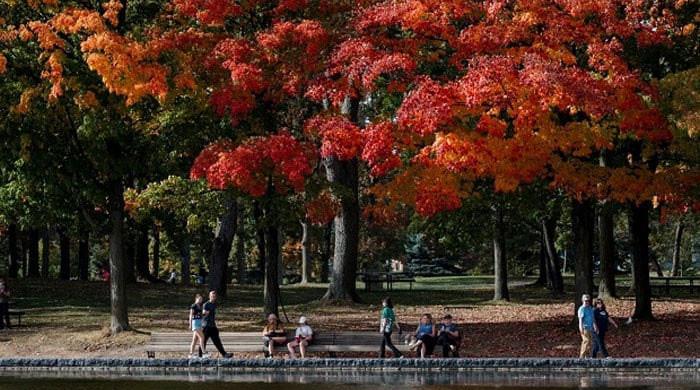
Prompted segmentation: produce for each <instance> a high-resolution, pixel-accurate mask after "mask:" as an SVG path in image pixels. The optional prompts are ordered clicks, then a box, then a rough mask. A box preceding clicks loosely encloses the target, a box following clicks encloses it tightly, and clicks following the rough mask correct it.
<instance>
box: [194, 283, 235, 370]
mask: <svg viewBox="0 0 700 390" xmlns="http://www.w3.org/2000/svg"><path fill="white" fill-rule="evenodd" d="M216 298H217V294H216V291H214V290H212V291H210V292H209V300H208V301H207V302H206V303H205V304H204V306H203V307H202V328H203V329H204V349H206V348H207V341H208V340H209V339H211V341H212V342H213V343H214V346H215V347H216V349H217V350H218V351H219V353H220V354H221V357H224V358H231V357H233V354H232V353H226V350H225V349H224V346H223V344H221V338H220V337H219V328H217V327H216ZM199 356H202V349H201V348H200V350H199Z"/></svg>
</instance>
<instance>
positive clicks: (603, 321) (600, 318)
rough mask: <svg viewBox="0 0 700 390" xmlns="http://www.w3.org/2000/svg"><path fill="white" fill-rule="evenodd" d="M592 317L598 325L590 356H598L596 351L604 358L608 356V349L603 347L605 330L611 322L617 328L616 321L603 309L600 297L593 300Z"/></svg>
mask: <svg viewBox="0 0 700 390" xmlns="http://www.w3.org/2000/svg"><path fill="white" fill-rule="evenodd" d="M593 317H594V318H595V324H596V326H597V327H598V332H597V333H596V334H595V337H593V351H592V352H591V357H592V358H596V357H598V352H601V353H602V354H603V357H604V358H609V357H610V355H608V349H607V348H606V347H605V332H607V331H608V324H613V326H614V327H615V328H616V329H617V323H615V321H614V320H613V319H612V318H610V315H609V314H608V311H607V310H605V303H603V300H602V299H600V298H596V300H595V310H594V311H593Z"/></svg>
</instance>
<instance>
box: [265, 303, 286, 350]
mask: <svg viewBox="0 0 700 390" xmlns="http://www.w3.org/2000/svg"><path fill="white" fill-rule="evenodd" d="M262 333H263V343H264V344H265V350H264V352H263V353H264V354H265V357H266V358H269V357H273V354H274V353H275V344H277V345H284V343H286V342H287V332H286V331H285V330H284V326H282V324H281V323H280V320H279V318H277V316H276V315H275V313H270V315H268V316H267V324H266V325H265V327H264V328H263V332H262Z"/></svg>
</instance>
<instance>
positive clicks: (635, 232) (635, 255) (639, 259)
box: [629, 202, 654, 320]
mask: <svg viewBox="0 0 700 390" xmlns="http://www.w3.org/2000/svg"><path fill="white" fill-rule="evenodd" d="M650 207H651V204H650V203H649V202H644V203H642V204H640V205H636V204H633V205H631V206H630V213H629V226H630V242H631V244H632V263H633V264H634V267H633V268H634V275H633V276H634V303H635V305H634V312H633V313H632V318H634V319H636V320H652V319H654V317H653V315H652V312H651V284H650V282H649V209H650Z"/></svg>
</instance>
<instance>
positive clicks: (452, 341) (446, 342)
mask: <svg viewBox="0 0 700 390" xmlns="http://www.w3.org/2000/svg"><path fill="white" fill-rule="evenodd" d="M459 340H460V334H459V328H458V327H457V325H455V324H454V323H452V316H451V315H449V314H445V316H444V317H442V322H441V323H440V325H439V326H438V338H437V344H438V345H442V357H449V353H450V351H452V356H454V357H459V353H458V351H459Z"/></svg>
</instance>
